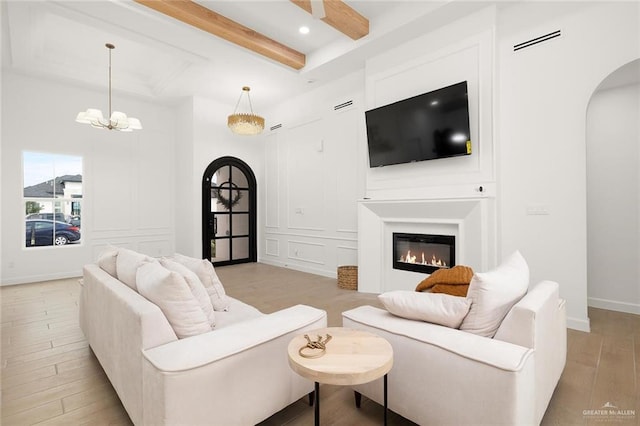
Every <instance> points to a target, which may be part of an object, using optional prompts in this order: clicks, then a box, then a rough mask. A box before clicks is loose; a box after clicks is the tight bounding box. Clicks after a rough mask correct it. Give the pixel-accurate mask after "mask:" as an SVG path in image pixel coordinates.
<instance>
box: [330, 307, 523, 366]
mask: <svg viewBox="0 0 640 426" xmlns="http://www.w3.org/2000/svg"><path fill="white" fill-rule="evenodd" d="M342 318H343V320H342V321H343V325H344V326H345V327H352V328H358V324H363V325H366V326H369V327H373V328H377V329H380V330H384V331H387V332H389V333H392V334H395V335H399V336H404V337H407V338H409V339H413V340H417V341H419V342H423V343H426V344H430V345H433V346H437V347H439V348H441V349H444V350H446V351H449V352H452V353H454V354H456V355H459V356H461V357H464V358H468V359H470V360H473V361H476V362H480V363H483V364H487V365H490V366H493V367H496V368H499V369H502V370H506V371H519V370H521V369H522V368H523V366H524V365H525V363H526V362H527V359H528V358H529V357H530V356H531V355H532V353H533V351H532V350H531V349H529V348H525V347H522V346H519V345H514V344H511V343H508V342H502V341H500V340H495V339H490V338H487V337H483V336H478V335H476V334H472V333H467V332H464V331H460V330H457V329H453V328H448V327H444V326H440V325H436V324H430V323H427V322H422V321H415V320H409V319H405V318H400V317H397V316H394V315H392V314H390V313H389V312H387V311H386V310H383V309H379V308H374V307H373V306H360V307H358V308H355V309H352V310H350V311H346V312H343V313H342Z"/></svg>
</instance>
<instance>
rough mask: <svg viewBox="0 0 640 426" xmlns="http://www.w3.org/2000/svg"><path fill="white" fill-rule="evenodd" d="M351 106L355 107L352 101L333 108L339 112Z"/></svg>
mask: <svg viewBox="0 0 640 426" xmlns="http://www.w3.org/2000/svg"><path fill="white" fill-rule="evenodd" d="M351 105H353V101H352V100H351V101H347V102H343V103H341V104H338V105H335V106H334V107H333V110H334V111H337V110H339V109H342V108H346V107H348V106H351Z"/></svg>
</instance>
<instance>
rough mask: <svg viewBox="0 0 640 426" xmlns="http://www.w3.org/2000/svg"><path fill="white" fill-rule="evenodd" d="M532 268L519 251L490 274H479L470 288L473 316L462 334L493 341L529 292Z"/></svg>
mask: <svg viewBox="0 0 640 426" xmlns="http://www.w3.org/2000/svg"><path fill="white" fill-rule="evenodd" d="M528 287H529V267H528V265H527V262H526V261H525V260H524V258H523V257H522V255H521V254H520V252H519V251H515V252H514V253H512V254H511V255H510V256H509V257H507V258H506V259H505V260H504V261H503V262H502V264H500V265H499V266H498V267H497V268H495V269H494V270H492V271H489V272H476V273H475V274H474V275H473V278H472V279H471V284H469V291H468V292H467V297H468V298H470V299H471V302H472V303H471V308H470V309H469V313H468V314H467V316H466V317H465V318H464V320H463V321H462V325H461V326H460V330H464V331H467V332H469V333H474V334H477V335H480V336H485V337H493V336H494V335H495V334H496V331H497V330H498V327H500V324H501V323H502V320H503V319H504V317H505V316H506V315H507V313H508V312H509V310H510V309H511V308H512V307H513V305H515V304H516V303H517V302H518V301H519V300H520V299H521V298H522V296H524V295H525V294H526V292H527V289H528Z"/></svg>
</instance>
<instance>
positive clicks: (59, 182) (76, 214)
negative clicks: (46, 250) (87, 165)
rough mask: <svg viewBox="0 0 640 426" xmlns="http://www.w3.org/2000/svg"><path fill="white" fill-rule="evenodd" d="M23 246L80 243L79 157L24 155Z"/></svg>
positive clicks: (80, 174)
mask: <svg viewBox="0 0 640 426" xmlns="http://www.w3.org/2000/svg"><path fill="white" fill-rule="evenodd" d="M22 166H23V172H24V174H23V185H22V187H23V200H24V203H23V205H24V212H25V247H37V246H65V245H67V244H78V243H80V242H81V233H80V228H81V211H82V157H76V156H70V155H60V154H46V153H40V152H27V151H25V152H24V153H23V162H22Z"/></svg>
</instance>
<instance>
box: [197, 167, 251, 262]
mask: <svg viewBox="0 0 640 426" xmlns="http://www.w3.org/2000/svg"><path fill="white" fill-rule="evenodd" d="M256 206H257V203H256V179H255V175H254V174H253V171H252V170H251V168H250V167H249V166H248V165H247V164H246V163H245V162H244V161H242V160H240V159H238V158H235V157H221V158H218V159H217V160H215V161H213V162H212V163H211V164H209V166H208V167H207V169H206V170H205V172H204V176H203V178H202V220H203V223H202V256H203V258H205V259H209V260H211V263H213V264H214V265H230V264H234V263H245V262H255V261H256V260H257V244H256V238H257V236H256V232H257V225H256Z"/></svg>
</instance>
